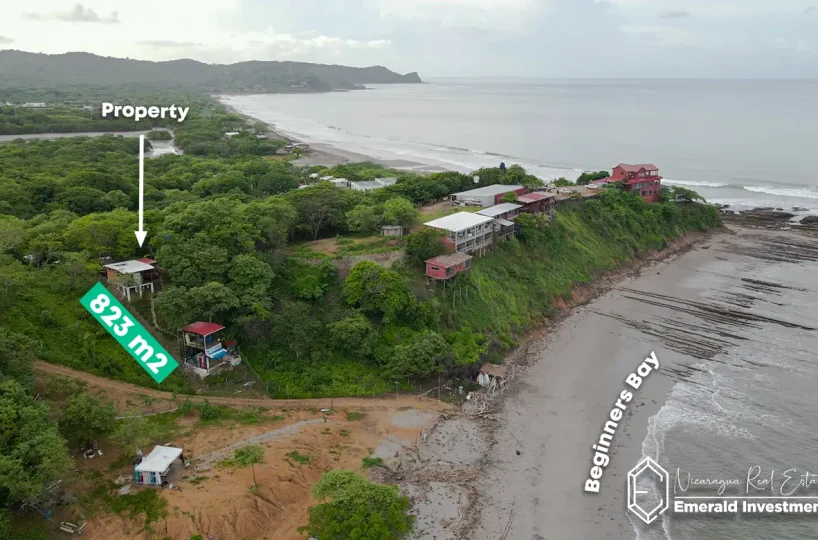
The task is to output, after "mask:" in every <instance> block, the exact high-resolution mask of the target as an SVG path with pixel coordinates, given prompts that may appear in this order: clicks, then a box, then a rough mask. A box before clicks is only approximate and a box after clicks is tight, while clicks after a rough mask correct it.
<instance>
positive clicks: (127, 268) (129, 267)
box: [105, 261, 153, 274]
mask: <svg viewBox="0 0 818 540" xmlns="http://www.w3.org/2000/svg"><path fill="white" fill-rule="evenodd" d="M105 268H110V269H112V270H116V271H117V272H119V273H120V274H136V273H137V272H144V271H145V270H153V266H151V265H149V264H145V263H143V262H139V261H122V262H118V263H114V264H106V265H105Z"/></svg>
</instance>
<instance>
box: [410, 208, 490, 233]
mask: <svg viewBox="0 0 818 540" xmlns="http://www.w3.org/2000/svg"><path fill="white" fill-rule="evenodd" d="M489 221H493V219H492V218H490V217H488V216H481V215H479V214H472V213H470V212H458V213H456V214H452V215H451V216H446V217H442V218H440V219H436V220H434V221H430V222H428V223H427V224H426V225H428V226H429V227H434V228H435V229H445V230H447V231H452V232H458V231H463V230H465V229H468V228H470V227H474V226H476V225H482V224H483V223H488V222H489Z"/></svg>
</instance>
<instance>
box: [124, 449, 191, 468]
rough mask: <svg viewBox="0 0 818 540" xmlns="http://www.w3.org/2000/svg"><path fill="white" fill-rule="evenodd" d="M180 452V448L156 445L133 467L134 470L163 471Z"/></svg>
mask: <svg viewBox="0 0 818 540" xmlns="http://www.w3.org/2000/svg"><path fill="white" fill-rule="evenodd" d="M181 454H182V449H181V448H175V447H173V446H157V447H155V448H154V449H153V450H151V453H150V454H148V456H147V457H146V458H145V459H143V460H142V463H140V464H139V465H137V466H136V467H135V470H137V471H139V472H155V473H163V472H165V471H166V470H168V467H170V465H171V463H173V460H175V459H178V458H179V456H180V455H181Z"/></svg>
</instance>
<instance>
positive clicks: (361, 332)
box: [329, 312, 374, 355]
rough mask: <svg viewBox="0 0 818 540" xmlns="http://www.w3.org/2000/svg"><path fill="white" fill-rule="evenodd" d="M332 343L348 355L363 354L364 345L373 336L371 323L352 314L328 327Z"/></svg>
mask: <svg viewBox="0 0 818 540" xmlns="http://www.w3.org/2000/svg"><path fill="white" fill-rule="evenodd" d="M329 331H330V335H331V336H332V341H333V342H334V343H335V344H336V345H337V346H338V347H339V348H340V349H341V350H342V351H344V352H346V353H348V354H351V355H352V354H356V353H358V354H360V353H364V354H365V351H366V349H367V347H366V343H367V340H368V339H369V337H370V336H371V335H372V334H373V332H374V329H373V328H372V323H371V322H369V319H367V318H366V317H365V316H364V315H363V314H361V313H357V312H356V313H353V314H352V315H348V316H346V317H344V318H343V319H341V320H340V321H338V322H334V323H332V324H331V325H330V326H329Z"/></svg>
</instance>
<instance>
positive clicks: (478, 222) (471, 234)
mask: <svg viewBox="0 0 818 540" xmlns="http://www.w3.org/2000/svg"><path fill="white" fill-rule="evenodd" d="M493 222H494V219H492V218H490V217H488V216H481V215H479V214H471V213H469V212H457V213H456V214H452V215H450V216H446V217H443V218H440V219H436V220H434V221H430V222H428V223H426V225H427V226H428V227H433V228H435V229H441V230H444V231H446V233H447V234H446V237H445V238H444V239H443V242H444V243H445V244H446V246H448V247H449V248H450V249H451V250H452V251H457V252H459V253H473V252H477V253H480V254H483V253H486V252H488V251H491V248H492V247H493V244H494V226H493Z"/></svg>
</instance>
